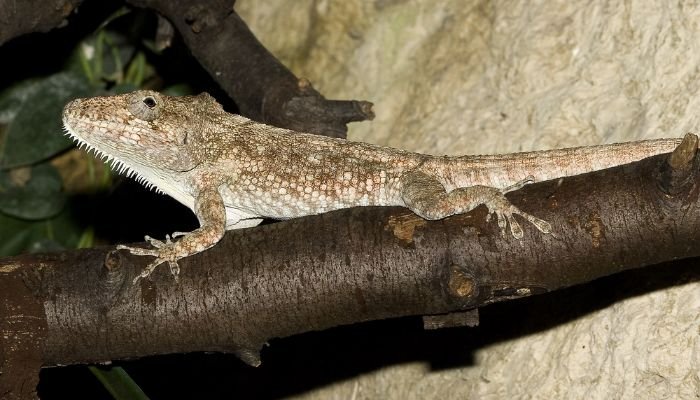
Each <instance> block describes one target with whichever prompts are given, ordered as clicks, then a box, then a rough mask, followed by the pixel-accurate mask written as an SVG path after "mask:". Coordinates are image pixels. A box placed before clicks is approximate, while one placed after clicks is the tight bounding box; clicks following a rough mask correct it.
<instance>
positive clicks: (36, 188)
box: [0, 164, 66, 220]
mask: <svg viewBox="0 0 700 400" xmlns="http://www.w3.org/2000/svg"><path fill="white" fill-rule="evenodd" d="M21 172H23V173H25V174H26V175H27V176H26V177H23V178H20V177H19V175H20V174H19V173H18V170H15V171H13V172H10V171H0V212H3V213H5V214H7V215H10V216H13V217H17V218H22V219H28V220H40V219H46V218H49V217H52V216H54V215H56V214H58V213H59V212H60V211H61V210H62V209H63V205H64V204H65V202H66V198H65V195H64V194H63V192H61V185H62V181H61V176H60V175H59V174H58V172H57V171H56V170H55V169H54V168H53V167H52V166H51V165H49V164H40V165H37V166H35V167H32V168H27V169H23V170H22V171H21Z"/></svg>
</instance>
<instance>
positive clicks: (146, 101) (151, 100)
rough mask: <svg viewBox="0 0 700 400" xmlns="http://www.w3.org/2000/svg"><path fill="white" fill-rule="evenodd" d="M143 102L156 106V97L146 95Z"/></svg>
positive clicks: (149, 106) (149, 105) (150, 106)
mask: <svg viewBox="0 0 700 400" xmlns="http://www.w3.org/2000/svg"><path fill="white" fill-rule="evenodd" d="M143 104H145V105H146V107H148V108H153V107H155V106H156V99H154V98H153V97H151V96H146V97H144V98H143Z"/></svg>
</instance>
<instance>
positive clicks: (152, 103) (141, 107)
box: [127, 92, 161, 121]
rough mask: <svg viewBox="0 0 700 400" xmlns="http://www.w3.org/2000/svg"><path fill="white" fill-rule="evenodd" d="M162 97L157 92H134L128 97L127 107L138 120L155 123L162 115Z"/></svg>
mask: <svg viewBox="0 0 700 400" xmlns="http://www.w3.org/2000/svg"><path fill="white" fill-rule="evenodd" d="M160 100H161V98H160V95H159V94H158V93H156V92H146V93H144V92H133V93H130V94H129V95H128V100H127V107H128V108H129V112H130V113H131V114H132V115H133V116H134V117H136V118H138V119H142V120H144V121H153V120H155V119H156V118H158V115H159V114H160V109H161V107H159V105H160V102H161V101H160Z"/></svg>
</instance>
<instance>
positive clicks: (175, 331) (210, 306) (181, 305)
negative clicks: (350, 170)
mask: <svg viewBox="0 0 700 400" xmlns="http://www.w3.org/2000/svg"><path fill="white" fill-rule="evenodd" d="M696 147H697V138H696V137H694V136H688V138H686V141H685V142H684V144H683V145H681V147H680V148H679V149H677V150H676V152H675V153H674V154H673V156H671V157H670V158H669V156H668V155H662V156H657V157H653V158H649V159H646V160H643V161H640V162H638V163H634V164H630V165H626V166H621V167H617V168H613V169H609V170H603V171H598V172H594V173H590V174H586V175H581V176H576V177H571V178H566V179H563V180H561V181H549V182H542V183H537V184H533V185H529V186H527V187H525V188H524V189H522V190H520V191H518V192H514V193H513V194H512V195H510V196H509V197H510V199H511V200H512V201H513V202H514V204H516V205H517V206H519V207H521V208H522V209H523V210H524V211H526V212H530V213H532V214H534V215H537V216H539V217H542V218H544V219H546V220H548V221H549V222H551V223H552V225H553V226H554V227H555V230H554V233H553V234H551V235H543V234H541V233H540V232H538V231H537V230H536V229H534V228H533V227H531V226H524V228H525V239H523V240H520V241H519V240H516V239H514V238H512V237H510V236H509V235H505V236H502V235H501V233H500V232H499V230H498V228H497V226H496V224H495V222H486V214H487V213H486V210H485V209H484V207H480V208H478V209H476V210H475V211H473V212H470V213H468V214H465V215H460V216H455V217H451V218H447V219H445V220H441V221H432V222H430V221H425V220H423V219H421V218H419V217H417V216H415V215H414V214H412V213H410V212H409V211H407V210H406V209H402V208H355V209H349V210H343V211H338V212H333V213H328V214H324V215H318V216H311V217H307V218H300V219H294V220H290V221H285V222H280V223H277V224H271V225H265V226H260V227H256V228H251V229H245V230H238V231H231V232H228V233H227V235H226V237H225V239H224V240H223V241H222V242H221V243H220V244H218V245H217V246H215V247H214V248H212V249H211V250H208V251H206V252H204V253H201V254H198V255H196V256H193V257H190V258H187V259H185V260H183V261H182V263H181V266H182V274H181V278H180V281H179V283H176V282H175V281H174V280H173V279H172V277H171V276H170V274H169V273H168V272H167V268H161V269H159V270H157V271H156V273H154V275H153V276H152V280H145V281H141V282H140V283H139V284H138V285H132V284H131V280H132V279H133V277H134V276H136V274H138V273H139V272H140V271H141V269H142V268H143V267H144V265H145V263H146V262H147V261H148V260H146V259H145V258H138V257H134V256H130V255H126V254H124V253H122V252H117V251H114V248H100V249H88V250H80V251H69V252H64V253H55V254H45V255H24V256H18V257H14V258H10V259H5V260H2V261H0V285H2V287H3V288H5V290H6V292H4V295H5V301H4V303H3V309H2V312H3V314H4V315H3V317H2V319H1V321H2V323H3V326H2V330H3V333H4V335H3V338H2V339H1V340H2V343H3V346H2V349H3V351H4V354H3V360H4V365H3V366H2V367H3V375H2V379H4V380H6V381H7V379H10V378H11V376H12V375H13V374H15V372H16V371H13V370H11V369H8V365H10V364H9V363H10V362H11V361H12V352H11V351H10V350H11V349H14V348H16V346H17V345H18V343H25V342H22V338H27V337H33V341H29V342H26V343H29V344H30V345H31V346H35V347H33V348H32V349H26V348H25V350H23V352H22V355H23V357H25V359H27V358H29V359H35V360H37V362H38V361H39V360H40V362H41V364H42V365H59V364H60V365H63V364H74V363H91V362H104V361H110V360H115V359H125V358H136V357H142V356H146V355H152V354H166V353H180V352H192V351H221V352H232V353H235V354H237V355H238V356H239V357H240V358H241V359H243V360H244V361H246V362H247V363H249V364H251V365H258V364H259V363H260V358H259V351H260V348H261V347H262V345H263V344H264V343H266V342H267V341H268V340H269V339H270V338H275V337H285V336H289V335H293V334H297V333H301V332H307V331H312V330H321V329H326V328H328V327H332V326H337V325H344V324H352V323H356V322H360V321H368V320H375V319H382V318H392V317H398V316H406V315H433V314H445V313H450V312H455V311H457V312H459V311H464V310H474V309H476V308H478V307H482V306H485V305H488V304H491V303H495V302H500V301H505V300H509V299H515V298H521V297H526V296H530V295H534V294H540V293H545V292H549V291H553V290H557V289H559V288H563V287H567V286H571V285H576V284H581V283H585V282H589V281H591V280H594V279H597V278H599V277H602V276H605V275H610V274H613V273H617V272H620V271H624V270H628V269H632V268H638V267H642V266H646V265H652V264H657V263H661V262H664V261H668V260H673V259H679V258H687V257H697V256H698V255H700V246H698V243H697V232H698V230H700V212H699V211H700V210H699V208H700V203H699V201H698V193H700V192H699V190H698V188H700V186H699V185H698V183H699V182H700V181H699V179H700V178H699V177H700V175H699V174H698V170H699V162H698V160H697V157H695V148H696ZM667 160H668V161H667ZM19 305H21V306H19ZM26 310H30V312H27V311H26ZM32 310H33V311H32ZM468 315H469V318H467V320H468V321H471V325H474V323H475V319H474V318H475V313H473V312H472V313H469V314H468ZM23 318H24V320H25V321H27V322H28V324H21V323H19V324H18V323H16V322H15V321H22V320H23ZM461 319H462V320H463V319H464V318H461ZM450 320H452V321H451V322H450ZM459 320H460V318H457V321H455V318H454V315H452V316H450V317H449V318H447V317H437V319H436V318H435V317H431V318H428V319H427V320H426V326H428V327H436V326H444V325H445V324H448V325H449V324H455V323H456V324H459ZM445 321H447V322H445ZM17 373H20V372H17ZM8 376H9V377H8ZM3 388H4V387H3Z"/></svg>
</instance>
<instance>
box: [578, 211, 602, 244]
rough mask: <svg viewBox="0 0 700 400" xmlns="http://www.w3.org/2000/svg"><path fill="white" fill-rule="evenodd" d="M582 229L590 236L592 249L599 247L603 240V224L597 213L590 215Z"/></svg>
mask: <svg viewBox="0 0 700 400" xmlns="http://www.w3.org/2000/svg"><path fill="white" fill-rule="evenodd" d="M583 228H584V229H585V230H586V232H588V233H589V234H590V235H591V244H592V245H593V247H594V248H598V247H600V244H601V242H602V241H604V240H605V224H603V221H602V220H601V219H600V215H599V214H598V213H593V214H590V215H589V216H588V222H586V223H585V224H584V225H583Z"/></svg>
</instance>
